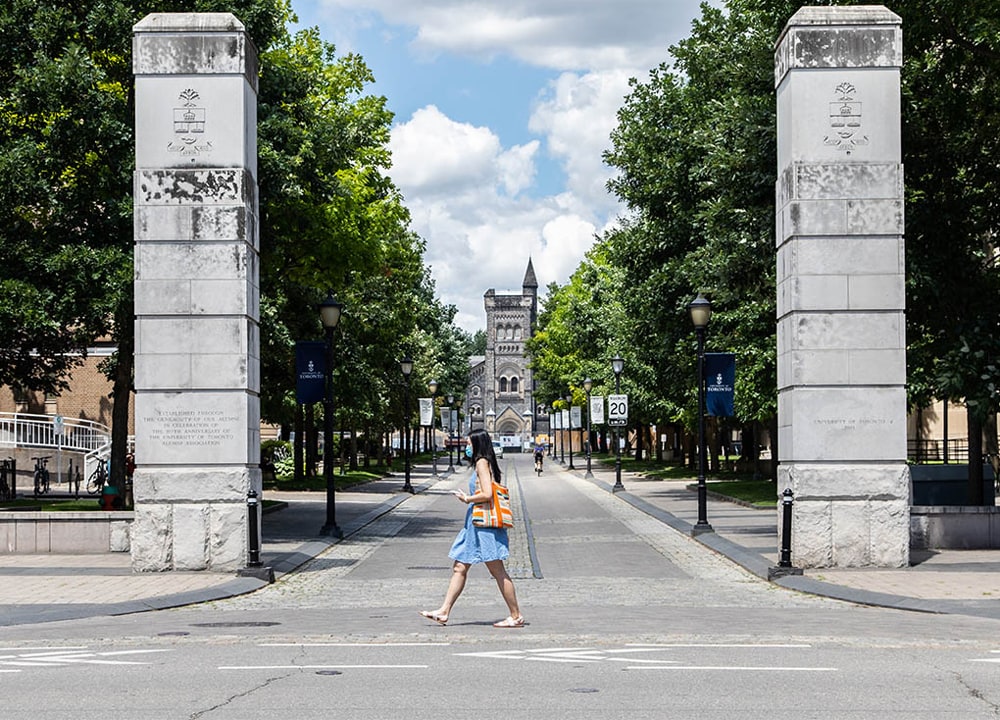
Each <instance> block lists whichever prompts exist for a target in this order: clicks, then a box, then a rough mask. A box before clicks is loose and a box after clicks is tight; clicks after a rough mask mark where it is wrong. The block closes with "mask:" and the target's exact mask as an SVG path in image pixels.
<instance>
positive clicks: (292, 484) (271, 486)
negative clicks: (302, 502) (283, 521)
mask: <svg viewBox="0 0 1000 720" xmlns="http://www.w3.org/2000/svg"><path fill="white" fill-rule="evenodd" d="M382 477H385V476H384V474H383V473H380V472H371V471H368V470H348V471H347V472H346V473H344V474H343V475H341V474H340V469H339V468H336V469H334V471H333V486H334V488H336V489H337V490H347V489H348V488H350V487H354V486H355V485H363V484H364V483H366V482H371V481H372V480H378V479H380V478H382ZM264 489H265V490H286V491H301V490H316V491H320V490H326V480H325V479H324V478H323V474H322V473H320V474H319V475H317V476H316V477H306V478H303V479H302V480H300V481H299V482H296V481H295V478H294V476H292V475H279V476H278V479H277V480H276V481H275V482H271V483H266V484H265V485H264Z"/></svg>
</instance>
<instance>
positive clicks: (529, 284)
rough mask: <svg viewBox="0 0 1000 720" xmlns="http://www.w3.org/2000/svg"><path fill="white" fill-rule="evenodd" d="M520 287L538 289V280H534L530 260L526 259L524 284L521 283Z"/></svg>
mask: <svg viewBox="0 0 1000 720" xmlns="http://www.w3.org/2000/svg"><path fill="white" fill-rule="evenodd" d="M521 287H526V288H536V289H537V288H538V280H537V279H536V278H535V268H534V267H533V266H532V264H531V258H530V257H529V258H528V269H527V270H525V271H524V282H523V283H521Z"/></svg>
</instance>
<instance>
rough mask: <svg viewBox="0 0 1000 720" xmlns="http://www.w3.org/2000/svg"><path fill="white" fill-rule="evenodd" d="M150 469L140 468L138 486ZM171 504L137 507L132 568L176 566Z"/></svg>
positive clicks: (139, 569) (146, 568) (162, 568)
mask: <svg viewBox="0 0 1000 720" xmlns="http://www.w3.org/2000/svg"><path fill="white" fill-rule="evenodd" d="M144 474H146V471H143V470H141V469H137V470H136V474H135V483H136V486H138V485H139V484H140V482H141V479H142V477H143V475H144ZM172 514H173V513H172V510H171V507H170V506H169V505H141V504H139V503H138V502H137V503H136V507H135V519H134V520H133V521H132V527H131V529H130V533H131V549H132V569H133V570H135V571H137V572H161V571H163V570H170V569H171V568H172V565H173V562H172V560H173V556H172V552H173V525H172Z"/></svg>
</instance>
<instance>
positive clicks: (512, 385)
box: [510, 377, 518, 393]
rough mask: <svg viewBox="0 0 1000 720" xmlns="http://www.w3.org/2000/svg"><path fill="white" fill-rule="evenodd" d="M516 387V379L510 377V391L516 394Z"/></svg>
mask: <svg viewBox="0 0 1000 720" xmlns="http://www.w3.org/2000/svg"><path fill="white" fill-rule="evenodd" d="M517 385H518V382H517V378H516V377H512V378H511V379H510V391H511V392H512V393H516V392H517Z"/></svg>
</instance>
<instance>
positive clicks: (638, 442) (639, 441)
mask: <svg viewBox="0 0 1000 720" xmlns="http://www.w3.org/2000/svg"><path fill="white" fill-rule="evenodd" d="M645 434H646V433H645V432H643V425H642V423H636V425H635V460H636V462H640V461H642V451H643V435H645Z"/></svg>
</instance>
